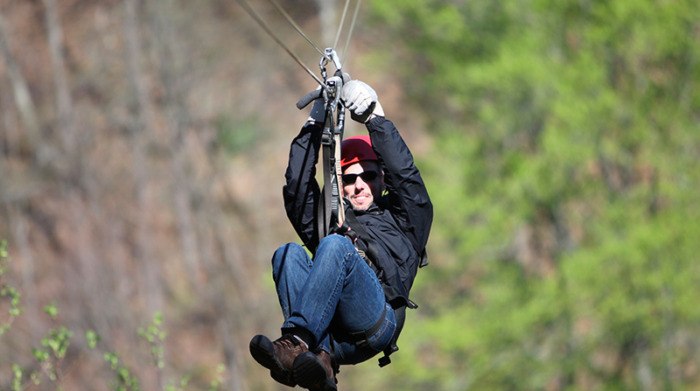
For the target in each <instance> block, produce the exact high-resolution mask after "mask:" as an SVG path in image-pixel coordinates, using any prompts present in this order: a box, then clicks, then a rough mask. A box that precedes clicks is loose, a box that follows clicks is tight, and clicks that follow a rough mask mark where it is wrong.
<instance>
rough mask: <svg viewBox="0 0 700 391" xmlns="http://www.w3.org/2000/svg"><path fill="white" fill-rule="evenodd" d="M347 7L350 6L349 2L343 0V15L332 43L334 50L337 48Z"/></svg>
mask: <svg viewBox="0 0 700 391" xmlns="http://www.w3.org/2000/svg"><path fill="white" fill-rule="evenodd" d="M348 5H350V0H345V6H344V7H343V15H342V16H341V17H340V24H339V25H338V32H337V33H336V34H335V42H333V47H334V48H337V47H338V41H339V40H340V31H341V30H343V25H344V24H345V15H346V14H347V13H348Z"/></svg>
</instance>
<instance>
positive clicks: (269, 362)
mask: <svg viewBox="0 0 700 391" xmlns="http://www.w3.org/2000/svg"><path fill="white" fill-rule="evenodd" d="M250 355H251V356H253V358H254V359H255V361H257V362H258V364H260V365H262V366H263V367H265V368H267V369H269V370H270V376H272V378H273V379H275V381H277V382H278V383H282V384H284V385H285V386H289V387H294V386H296V382H295V381H294V376H293V373H290V372H289V371H287V370H286V369H284V367H282V364H281V363H280V362H279V360H277V357H275V347H274V346H273V345H272V341H270V339H269V338H267V337H265V336H264V335H256V336H255V337H253V339H251V340H250Z"/></svg>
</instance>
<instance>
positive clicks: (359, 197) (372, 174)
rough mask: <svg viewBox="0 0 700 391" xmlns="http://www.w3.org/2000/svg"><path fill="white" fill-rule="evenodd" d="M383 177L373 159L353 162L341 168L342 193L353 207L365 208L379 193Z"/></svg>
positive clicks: (357, 208)
mask: <svg viewBox="0 0 700 391" xmlns="http://www.w3.org/2000/svg"><path fill="white" fill-rule="evenodd" d="M383 185H384V177H383V175H382V171H381V169H380V168H379V164H378V163H377V162H376V161H374V160H367V161H362V162H358V163H353V164H351V165H349V166H347V167H345V169H344V170H343V194H344V195H345V197H346V198H347V199H348V200H349V201H350V204H351V205H352V207H353V209H356V210H366V209H367V208H369V206H370V205H372V202H374V197H375V196H379V195H381V191H382V187H383Z"/></svg>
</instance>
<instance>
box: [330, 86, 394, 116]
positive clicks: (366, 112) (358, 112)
mask: <svg viewBox="0 0 700 391" xmlns="http://www.w3.org/2000/svg"><path fill="white" fill-rule="evenodd" d="M340 99H341V100H342V101H343V103H344V104H345V107H347V109H348V110H350V114H351V116H352V119H354V120H355V121H358V122H367V121H369V120H370V119H372V118H374V117H375V116H380V117H383V116H384V109H382V105H381V104H380V103H379V99H378V98H377V93H376V92H375V91H374V90H373V89H372V87H370V86H369V85H367V84H366V83H364V82H361V81H359V80H351V81H349V82H347V83H346V84H345V85H344V86H343V91H342V93H341V95H340Z"/></svg>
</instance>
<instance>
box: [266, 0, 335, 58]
mask: <svg viewBox="0 0 700 391" xmlns="http://www.w3.org/2000/svg"><path fill="white" fill-rule="evenodd" d="M269 1H270V3H272V5H274V6H275V8H277V11H279V13H281V14H282V15H284V17H285V18H286V19H287V21H288V22H289V24H291V25H292V27H294V29H295V30H296V31H297V32H298V33H299V35H301V36H302V37H304V39H306V42H308V43H310V44H311V46H313V47H314V49H316V51H317V52H318V53H319V54H320V55H322V56H323V57H327V56H326V53H325V52H324V51H323V50H321V48H319V47H318V46H317V45H316V44H315V43H314V41H312V40H311V38H309V37H308V36H307V35H306V34H304V32H303V31H302V30H301V27H299V25H297V24H296V23H295V22H294V19H292V17H291V16H289V14H288V13H287V11H285V10H284V9H283V8H282V7H281V6H280V5H279V3H277V2H276V1H275V0H269ZM328 60H330V59H328Z"/></svg>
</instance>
